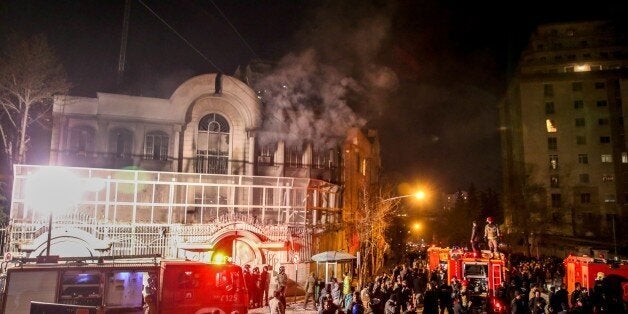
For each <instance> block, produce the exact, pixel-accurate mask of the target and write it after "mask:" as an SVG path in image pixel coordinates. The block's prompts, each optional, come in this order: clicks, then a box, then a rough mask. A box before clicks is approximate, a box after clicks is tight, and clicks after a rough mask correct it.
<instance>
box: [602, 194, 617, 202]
mask: <svg viewBox="0 0 628 314" xmlns="http://www.w3.org/2000/svg"><path fill="white" fill-rule="evenodd" d="M604 203H615V194H606V195H604Z"/></svg>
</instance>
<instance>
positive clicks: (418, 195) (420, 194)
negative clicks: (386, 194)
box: [379, 190, 426, 203]
mask: <svg viewBox="0 0 628 314" xmlns="http://www.w3.org/2000/svg"><path fill="white" fill-rule="evenodd" d="M425 196H426V194H425V192H424V191H423V190H420V191H417V192H415V193H413V194H406V195H400V196H395V197H391V198H387V199H383V200H381V201H379V202H380V203H384V202H388V201H393V200H398V199H402V198H407V197H414V198H416V199H417V200H423V199H425Z"/></svg>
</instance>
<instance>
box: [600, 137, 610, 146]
mask: <svg viewBox="0 0 628 314" xmlns="http://www.w3.org/2000/svg"><path fill="white" fill-rule="evenodd" d="M610 142H611V137H610V136H600V143H602V144H608V143H610Z"/></svg>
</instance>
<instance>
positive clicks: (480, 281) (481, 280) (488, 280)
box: [428, 248, 507, 313]
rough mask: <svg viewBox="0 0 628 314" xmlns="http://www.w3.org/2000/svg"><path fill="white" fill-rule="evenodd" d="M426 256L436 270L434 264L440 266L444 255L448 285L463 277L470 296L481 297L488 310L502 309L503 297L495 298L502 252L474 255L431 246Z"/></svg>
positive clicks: (502, 276)
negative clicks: (501, 298) (454, 279)
mask: <svg viewBox="0 0 628 314" xmlns="http://www.w3.org/2000/svg"><path fill="white" fill-rule="evenodd" d="M444 250H446V252H445V251H444ZM429 252H431V255H430V253H429ZM428 256H429V257H428V259H429V264H430V269H431V270H433V269H436V267H434V266H435V265H440V264H441V260H442V259H443V258H446V263H447V266H446V269H447V283H448V284H451V281H452V279H453V278H454V277H456V278H457V279H459V280H461V281H462V280H464V281H466V282H467V283H468V289H469V291H470V294H471V297H472V298H474V299H476V300H481V302H482V303H484V307H487V308H489V309H490V311H491V312H494V313H501V312H504V311H505V308H506V307H507V304H506V302H505V300H498V299H497V298H496V297H497V291H498V289H499V287H500V285H501V283H502V282H503V281H505V266H506V261H505V258H504V256H503V254H500V255H499V257H495V258H493V256H492V255H491V253H490V252H488V251H482V252H481V253H478V254H475V253H473V252H467V251H463V250H454V249H440V248H433V250H432V251H429V250H428ZM437 263H438V264H437ZM476 304H477V302H476Z"/></svg>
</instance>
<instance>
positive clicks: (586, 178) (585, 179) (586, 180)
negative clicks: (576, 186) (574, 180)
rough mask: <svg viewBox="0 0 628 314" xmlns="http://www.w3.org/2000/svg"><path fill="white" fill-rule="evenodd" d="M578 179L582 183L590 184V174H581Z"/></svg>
mask: <svg viewBox="0 0 628 314" xmlns="http://www.w3.org/2000/svg"><path fill="white" fill-rule="evenodd" d="M578 178H579V179H580V183H589V174H588V173H581V174H580V175H578Z"/></svg>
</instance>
